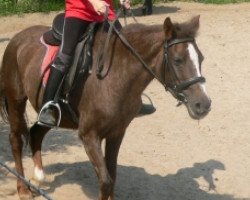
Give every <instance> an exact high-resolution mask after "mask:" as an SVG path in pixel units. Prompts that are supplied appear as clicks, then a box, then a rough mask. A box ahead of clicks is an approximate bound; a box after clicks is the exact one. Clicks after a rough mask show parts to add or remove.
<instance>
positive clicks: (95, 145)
mask: <svg viewBox="0 0 250 200" xmlns="http://www.w3.org/2000/svg"><path fill="white" fill-rule="evenodd" d="M80 138H81V139H82V141H83V144H84V148H85V150H86V153H87V155H88V157H89V159H90V161H91V163H92V164H93V166H94V168H95V171H96V174H97V177H98V179H99V184H100V195H99V200H108V199H109V197H110V196H111V193H112V191H113V187H114V183H113V181H112V179H111V178H110V175H109V173H108V170H107V167H106V164H105V161H104V157H103V153H102V149H101V138H100V137H99V136H98V133H97V132H95V131H90V132H88V133H87V134H81V132H80Z"/></svg>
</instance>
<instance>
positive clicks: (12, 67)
mask: <svg viewBox="0 0 250 200" xmlns="http://www.w3.org/2000/svg"><path fill="white" fill-rule="evenodd" d="M198 28H199V16H196V17H193V18H192V19H191V20H189V21H187V22H184V23H172V22H171V20H170V18H166V19H165V21H164V24H163V26H162V25H152V26H146V25H142V24H132V25H129V26H127V27H125V28H124V29H123V30H122V33H121V34H122V35H123V36H124V37H125V38H126V39H127V40H128V42H129V43H130V44H131V45H132V46H133V47H135V49H136V52H137V53H138V54H139V55H141V58H142V60H141V61H140V60H139V59H138V58H137V57H136V56H135V53H132V52H131V51H130V50H129V49H128V48H127V46H126V45H125V44H124V42H122V40H121V38H119V36H117V35H116V34H113V35H112V37H111V40H110V45H109V49H108V52H107V58H106V61H105V63H104V69H108V67H109V73H108V75H107V76H106V77H105V78H103V79H99V78H98V77H97V76H96V74H95V73H92V74H90V75H89V77H88V78H87V80H86V82H85V84H84V86H83V84H82V83H81V82H78V83H77V85H76V87H75V89H74V92H72V94H71V96H70V102H71V104H72V107H73V109H74V110H75V111H76V113H77V115H78V117H79V123H78V124H75V123H74V122H72V120H71V119H70V118H69V117H67V115H63V117H62V120H61V124H60V127H63V128H70V129H78V130H79V137H80V139H81V140H82V142H83V144H84V148H85V151H86V153H87V155H88V157H89V159H90V161H91V163H92V164H93V166H94V168H95V170H96V174H97V177H98V180H99V184H100V194H99V199H100V200H108V199H111V200H113V199H114V184H115V180H116V167H117V157H118V151H119V148H120V145H121V143H122V139H123V136H124V134H125V131H126V128H127V127H128V125H129V124H130V122H131V121H132V120H133V119H134V118H135V117H136V116H137V113H138V111H139V110H140V108H141V105H142V100H141V95H142V92H143V91H144V89H145V88H146V87H147V85H148V84H149V83H150V82H151V81H152V80H153V79H154V78H157V79H158V80H159V81H160V82H161V83H162V84H163V85H164V87H165V88H166V89H167V90H168V91H170V92H171V93H172V94H173V96H174V97H175V98H177V99H178V100H179V101H181V102H182V103H183V104H184V105H186V107H187V109H188V112H189V115H190V116H191V117H192V118H194V119H201V118H202V117H204V116H205V115H206V114H207V113H208V112H209V111H210V105H211V100H210V99H209V97H208V96H207V94H206V90H205V84H204V82H205V78H204V77H203V76H202V75H201V62H202V60H203V56H202V54H201V52H200V51H199V49H198V46H197V45H196V43H195V35H196V33H197V31H198ZM48 29H49V27H45V26H33V27H30V28H27V29H25V30H23V31H21V32H20V33H18V34H17V35H15V36H14V37H13V38H12V39H11V41H10V43H9V44H8V46H7V48H6V50H5V52H4V56H3V63H2V68H1V77H0V78H1V79H0V83H1V85H0V86H1V87H0V96H1V105H0V106H1V110H2V112H1V113H2V116H3V117H4V115H5V117H7V119H8V121H9V124H10V144H11V147H12V153H13V156H14V160H15V167H16V170H17V172H18V173H19V174H21V175H23V176H24V171H23V165H22V147H23V141H22V135H23V136H26V137H27V135H28V136H29V137H28V138H29V139H30V146H31V150H32V155H33V161H34V167H35V168H34V174H35V175H34V176H35V177H34V178H35V179H36V180H37V181H43V179H44V173H43V166H42V159H41V144H42V141H43V138H44V136H45V135H46V133H47V132H48V131H49V130H50V128H47V127H42V126H39V125H38V124H34V125H33V126H32V127H31V128H30V129H28V127H27V124H26V120H25V108H26V102H27V100H29V101H30V102H31V104H32V106H33V107H34V109H35V110H36V111H39V108H40V106H41V99H42V96H43V92H44V88H41V90H39V89H40V87H39V86H40V83H41V79H42V77H41V73H40V66H41V62H42V60H43V57H44V54H45V47H44V46H43V45H42V44H41V43H40V37H41V36H42V34H43V33H44V32H46V31H47V30H48ZM101 37H103V34H102V33H101V31H98V32H97V33H96V37H95V41H94V44H93V71H94V70H96V66H97V61H96V60H97V59H96V58H97V50H98V47H99V46H100V45H102V44H101V42H100V41H103V40H101V39H100V38H101ZM144 61H145V63H146V64H145V63H144V64H143V62H144ZM147 67H148V68H147ZM103 140H105V145H106V146H105V152H104V153H103V152H102V148H101V143H102V141H103ZM17 190H18V193H19V197H20V199H30V198H32V193H31V191H30V189H29V187H27V186H26V185H25V184H24V183H23V182H22V181H21V180H17Z"/></svg>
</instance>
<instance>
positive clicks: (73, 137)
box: [0, 2, 250, 200]
mask: <svg viewBox="0 0 250 200" xmlns="http://www.w3.org/2000/svg"><path fill="white" fill-rule="evenodd" d="M249 10H250V4H249V3H248V4H237V5H223V6H222V5H220V6H215V5H202V4H197V3H180V2H174V3H167V4H160V5H156V6H155V8H154V14H153V15H152V16H147V17H140V16H138V17H137V20H138V21H139V22H141V23H146V24H159V23H163V21H164V19H165V17H166V16H170V17H171V19H172V20H173V21H184V20H186V19H187V18H190V17H192V16H194V15H197V14H200V15H201V19H200V20H201V28H200V34H199V37H198V38H197V43H198V45H199V47H200V49H201V50H202V52H203V54H204V55H205V57H206V59H205V61H204V63H203V69H202V70H203V74H204V75H205V76H206V78H207V90H208V93H209V94H210V96H211V98H212V100H213V103H212V111H211V113H210V114H209V115H208V116H207V117H206V118H205V119H203V120H201V121H199V122H197V121H193V120H192V119H190V118H189V116H188V113H187V111H186V109H185V108H184V107H178V108H177V107H175V105H176V100H174V99H173V98H172V96H171V95H170V94H169V93H166V92H165V91H164V89H163V87H162V86H161V85H160V84H159V83H158V82H156V81H153V83H152V84H151V85H150V86H149V87H148V88H147V90H146V91H145V93H146V94H147V95H149V96H150V97H151V98H152V100H153V102H154V104H155V106H156V108H157V111H156V112H155V113H154V114H153V115H150V116H147V117H141V118H136V119H135V120H134V121H133V122H132V123H131V125H130V126H129V128H128V130H127V134H126V137H125V139H124V141H123V144H122V147H121V150H120V154H119V166H118V177H117V184H116V192H115V195H116V199H119V200H128V199H129V200H243V199H244V200H250V189H249V188H250V173H249V166H250V134H249V130H250V116H249V113H250V93H249V91H250V86H249V77H250V66H249V60H250V54H249V51H250V12H249ZM54 15H55V13H51V14H49V15H47V14H46V15H45V14H30V15H25V16H21V17H17V16H12V17H4V18H0V22H1V23H0V24H1V25H0V56H1V57H2V54H3V52H4V49H5V47H6V45H7V43H8V38H11V37H12V36H13V35H14V34H15V33H16V32H18V31H20V30H21V29H23V28H25V27H28V26H30V25H33V24H46V25H50V23H51V21H52V19H53V16H54ZM130 21H131V22H132V20H129V22H130ZM29 115H30V119H31V121H32V119H34V117H35V115H34V113H32V111H30V112H29ZM0 126H1V130H0V160H2V161H4V162H6V163H7V164H8V165H10V166H12V167H13V166H14V164H13V159H12V156H11V153H10V147H9V143H8V131H9V126H8V125H4V124H1V125H0ZM43 161H44V165H45V172H46V174H47V179H48V182H50V183H49V185H47V186H46V187H44V188H45V190H46V191H47V192H48V193H49V195H50V196H51V197H52V198H53V199H55V200H59V199H60V200H66V199H76V200H77V199H94V198H96V197H97V191H98V190H97V188H98V183H97V179H96V177H95V174H94V171H93V168H92V166H91V164H90V162H89V161H88V158H87V156H86V154H85V152H84V149H83V147H82V144H81V142H80V141H79V140H78V137H77V133H76V132H74V131H66V130H57V131H51V132H50V133H49V134H48V136H47V137H46V139H45V141H44V145H43ZM24 163H25V164H24V165H25V170H26V174H27V176H28V177H31V176H32V166H33V164H32V161H31V158H30V152H29V151H28V150H25V159H24ZM15 185H16V184H15V178H14V177H13V176H12V175H11V174H7V175H5V174H4V170H2V169H0V199H6V200H14V199H18V198H17V194H16V188H15ZM213 186H214V187H213ZM213 188H214V189H213ZM35 199H36V200H40V199H43V198H42V197H37V198H35Z"/></svg>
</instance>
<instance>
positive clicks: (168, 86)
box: [96, 10, 206, 103]
mask: <svg viewBox="0 0 250 200" xmlns="http://www.w3.org/2000/svg"><path fill="white" fill-rule="evenodd" d="M120 14H121V10H119V11H118V12H117V18H116V19H115V20H114V21H112V22H110V21H109V20H108V18H106V17H105V20H106V21H107V22H108V24H109V31H108V35H107V38H106V41H105V45H104V49H103V54H100V55H99V57H98V64H97V70H96V75H97V77H98V78H99V79H103V78H104V77H106V75H107V74H108V72H109V69H110V67H108V69H107V70H106V72H105V73H102V70H103V66H104V59H105V58H106V56H107V52H108V44H109V41H110V37H111V33H112V30H114V32H115V33H116V34H117V36H118V37H119V38H120V40H121V41H122V43H123V44H124V45H125V46H126V47H127V48H128V49H129V50H130V51H131V52H132V54H133V55H134V56H135V57H136V58H137V59H138V60H139V61H140V62H141V64H142V65H143V67H144V68H145V69H146V70H147V71H148V72H149V73H150V74H151V75H152V76H153V77H154V78H155V79H157V80H158V81H159V82H160V83H161V84H162V85H163V86H164V88H165V90H166V91H169V92H170V93H171V94H172V95H173V96H174V97H175V98H176V99H177V100H178V101H179V102H180V103H187V98H186V96H185V94H184V93H183V90H185V89H187V88H188V87H190V86H191V85H194V84H196V83H199V82H201V83H204V82H205V81H206V79H205V78H204V77H203V76H198V77H192V78H190V79H188V80H186V81H182V82H180V83H179V84H173V83H167V81H166V77H165V74H166V71H167V69H168V68H169V70H170V71H171V73H172V74H173V75H174V76H175V80H176V81H178V77H177V75H176V72H175V70H174V69H173V68H172V67H170V65H169V62H168V61H169V55H168V50H169V48H170V47H171V46H173V45H176V44H179V43H186V42H192V43H195V39H194V38H181V39H173V40H170V41H165V44H164V58H163V59H164V60H163V68H164V78H163V80H162V79H161V78H160V77H158V76H157V75H156V73H155V72H154V71H153V70H152V69H151V68H150V67H149V66H148V65H147V64H146V63H145V61H144V60H143V59H142V57H141V55H140V54H139V53H138V52H136V50H135V49H134V48H133V47H132V46H131V44H130V43H129V42H128V40H127V39H126V38H125V37H124V36H123V35H122V33H121V32H120V31H119V30H117V28H116V27H115V26H114V22H115V21H116V20H117V19H118V17H119V15H120ZM103 30H104V28H103ZM172 82H175V81H174V79H172Z"/></svg>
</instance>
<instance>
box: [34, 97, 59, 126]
mask: <svg viewBox="0 0 250 200" xmlns="http://www.w3.org/2000/svg"><path fill="white" fill-rule="evenodd" d="M51 106H52V107H54V108H56V109H57V111H58V114H59V116H58V120H57V123H56V127H59V125H60V122H61V118H62V111H61V107H60V105H59V103H57V102H55V101H48V102H47V103H45V104H44V105H43V107H42V109H41V110H40V112H39V115H38V120H37V124H39V125H42V126H47V127H50V128H51V127H54V126H50V125H48V124H45V123H42V122H40V121H39V119H40V115H41V113H42V111H43V110H44V109H47V108H49V107H51Z"/></svg>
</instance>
